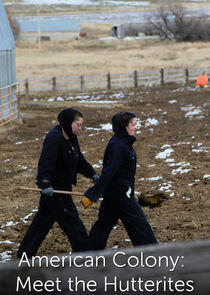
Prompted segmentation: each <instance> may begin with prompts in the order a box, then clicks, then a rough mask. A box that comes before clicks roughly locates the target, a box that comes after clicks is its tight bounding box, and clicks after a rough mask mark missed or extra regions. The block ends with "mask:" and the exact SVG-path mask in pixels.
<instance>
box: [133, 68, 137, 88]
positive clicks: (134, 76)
mask: <svg viewBox="0 0 210 295" xmlns="http://www.w3.org/2000/svg"><path fill="white" fill-rule="evenodd" d="M133 78H134V88H137V87H138V73H137V71H136V70H135V71H134V72H133Z"/></svg>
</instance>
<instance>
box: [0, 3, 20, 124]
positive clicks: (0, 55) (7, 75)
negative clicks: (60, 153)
mask: <svg viewBox="0 0 210 295" xmlns="http://www.w3.org/2000/svg"><path fill="white" fill-rule="evenodd" d="M15 82H16V67H15V41H14V37H13V34H12V30H11V28H10V24H9V21H8V18H7V14H6V11H5V8H4V5H3V2H2V0H0V88H2V87H5V86H8V85H10V84H13V83H15ZM5 92H8V94H9V89H7V90H4V98H3V114H2V112H0V120H1V119H2V118H1V117H3V118H8V113H9V110H8V107H7V102H9V95H7V93H5ZM14 92H15V91H14ZM13 96H14V97H13V98H12V100H14V101H16V97H15V93H14V94H13ZM1 104H2V99H1ZM14 104H15V107H17V103H16V102H15V103H13V105H14ZM1 110H2V108H1Z"/></svg>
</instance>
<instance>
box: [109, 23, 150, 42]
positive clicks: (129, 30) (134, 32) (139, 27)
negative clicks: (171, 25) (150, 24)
mask: <svg viewBox="0 0 210 295" xmlns="http://www.w3.org/2000/svg"><path fill="white" fill-rule="evenodd" d="M146 25H147V23H146V22H144V21H142V22H139V23H125V24H120V25H115V26H113V27H111V35H112V36H113V37H117V38H125V37H128V36H129V37H130V36H132V37H137V36H139V35H140V34H144V33H145V28H146Z"/></svg>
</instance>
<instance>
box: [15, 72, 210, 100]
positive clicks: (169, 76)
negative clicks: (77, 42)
mask: <svg viewBox="0 0 210 295" xmlns="http://www.w3.org/2000/svg"><path fill="white" fill-rule="evenodd" d="M204 71H205V72H206V74H210V67H203V68H185V69H183V68H181V69H160V70H154V71H144V72H140V71H136V70H135V71H134V72H132V73H121V74H111V73H107V74H101V75H80V76H66V77H51V78H42V79H25V80H23V81H20V83H21V89H22V88H23V89H22V91H21V92H23V93H24V94H25V95H26V97H29V95H30V94H34V93H39V92H46V91H47V92H49V91H50V92H52V94H53V95H56V94H57V93H58V92H61V91H66V90H68V91H72V92H79V93H84V92H88V91H93V90H112V89H119V88H138V87H152V86H158V85H159V86H161V87H164V86H166V85H167V84H168V83H175V84H182V85H187V84H189V83H193V82H195V81H196V79H197V77H198V75H199V74H201V73H202V72H204Z"/></svg>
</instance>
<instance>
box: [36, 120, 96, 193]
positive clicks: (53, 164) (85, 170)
mask: <svg viewBox="0 0 210 295" xmlns="http://www.w3.org/2000/svg"><path fill="white" fill-rule="evenodd" d="M77 173H81V174H83V175H84V176H86V177H89V178H92V177H93V175H94V174H95V173H96V172H95V170H94V169H93V167H92V166H91V165H90V164H89V163H88V162H87V160H86V159H85V158H84V156H83V155H82V153H81V152H80V147H79V143H78V140H77V136H76V135H74V136H73V135H72V136H71V139H70V140H69V139H68V140H67V139H65V138H64V136H63V133H62V127H61V125H57V126H55V127H54V128H53V129H52V130H51V131H49V133H48V134H47V135H46V137H45V140H44V143H43V148H42V153H41V156H40V159H39V163H38V171H37V185H38V187H39V188H41V189H43V188H46V187H49V186H52V187H53V188H54V189H62V190H70V189H71V185H72V184H74V185H76V182H77Z"/></svg>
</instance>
